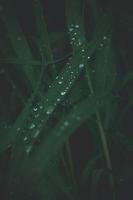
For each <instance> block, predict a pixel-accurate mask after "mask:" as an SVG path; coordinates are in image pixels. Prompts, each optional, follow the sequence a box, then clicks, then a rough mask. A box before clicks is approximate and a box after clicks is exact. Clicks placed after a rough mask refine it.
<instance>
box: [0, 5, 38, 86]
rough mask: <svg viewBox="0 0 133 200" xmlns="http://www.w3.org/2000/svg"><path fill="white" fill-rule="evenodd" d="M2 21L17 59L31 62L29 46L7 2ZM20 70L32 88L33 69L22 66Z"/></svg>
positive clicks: (34, 82)
mask: <svg viewBox="0 0 133 200" xmlns="http://www.w3.org/2000/svg"><path fill="white" fill-rule="evenodd" d="M2 19H3V21H4V24H5V27H6V30H7V35H8V37H9V39H10V43H11V45H12V48H13V50H14V52H15V54H16V55H17V57H18V58H19V59H21V60H23V59H26V60H32V59H33V56H32V53H31V50H30V47H29V44H28V42H27V40H26V38H25V35H24V33H23V32H22V30H21V27H20V25H19V22H18V19H17V17H16V16H15V14H14V9H13V7H12V5H11V4H10V3H9V2H8V6H7V7H6V12H5V13H4V15H3V16H2ZM21 68H22V70H24V72H25V74H26V76H27V78H28V80H29V81H30V84H31V86H33V88H34V87H35V84H36V80H35V74H34V68H33V67H32V65H22V66H21Z"/></svg>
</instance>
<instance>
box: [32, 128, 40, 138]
mask: <svg viewBox="0 0 133 200" xmlns="http://www.w3.org/2000/svg"><path fill="white" fill-rule="evenodd" d="M39 133H40V131H39V130H36V132H35V133H34V135H33V138H36V137H37V136H38V135H39Z"/></svg>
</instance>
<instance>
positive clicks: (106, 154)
mask: <svg viewBox="0 0 133 200" xmlns="http://www.w3.org/2000/svg"><path fill="white" fill-rule="evenodd" d="M86 71H87V80H88V86H89V89H90V93H91V94H92V95H94V90H93V85H92V82H91V79H90V76H89V70H88V69H87V67H86ZM95 115H96V120H97V125H98V128H99V132H100V138H101V143H102V148H103V154H104V158H105V161H106V166H107V169H108V170H109V171H110V172H111V173H109V180H110V183H111V186H112V189H113V200H115V199H116V198H115V192H114V191H115V181H114V177H113V174H112V170H113V168H112V163H111V158H110V153H109V148H108V143H107V139H106V133H105V131H104V127H103V124H102V120H101V116H100V113H99V111H98V110H97V109H96V112H95Z"/></svg>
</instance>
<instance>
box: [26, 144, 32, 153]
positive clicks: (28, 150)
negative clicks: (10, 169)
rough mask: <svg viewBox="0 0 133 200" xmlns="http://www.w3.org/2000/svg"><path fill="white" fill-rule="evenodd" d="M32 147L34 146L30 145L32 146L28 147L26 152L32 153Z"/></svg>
mask: <svg viewBox="0 0 133 200" xmlns="http://www.w3.org/2000/svg"><path fill="white" fill-rule="evenodd" d="M31 149H32V146H31V145H30V146H28V148H27V149H26V153H27V154H29V153H30V151H31Z"/></svg>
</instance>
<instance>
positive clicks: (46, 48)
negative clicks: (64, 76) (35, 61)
mask: <svg viewBox="0 0 133 200" xmlns="http://www.w3.org/2000/svg"><path fill="white" fill-rule="evenodd" d="M33 11H34V15H35V20H36V27H37V35H38V37H39V45H38V46H39V48H40V50H41V51H42V53H43V54H44V56H45V60H46V62H47V61H49V62H53V54H52V50H51V47H50V40H49V35H48V31H47V26H46V23H45V19H44V14H43V9H42V6H41V3H40V0H37V1H36V0H34V1H33ZM49 67H50V69H51V77H53V76H54V77H55V75H56V68H55V64H54V63H53V64H52V65H51V66H49Z"/></svg>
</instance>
